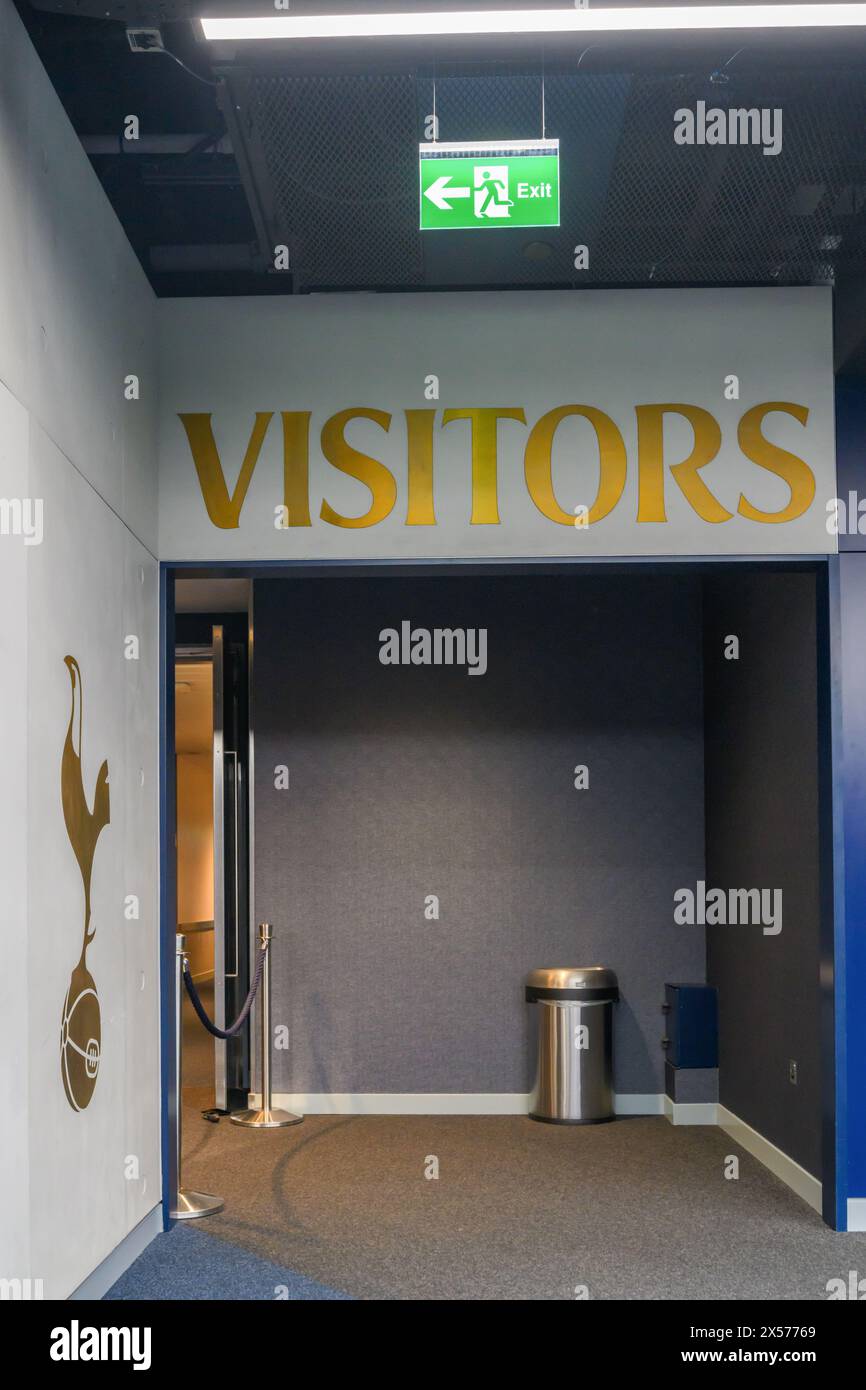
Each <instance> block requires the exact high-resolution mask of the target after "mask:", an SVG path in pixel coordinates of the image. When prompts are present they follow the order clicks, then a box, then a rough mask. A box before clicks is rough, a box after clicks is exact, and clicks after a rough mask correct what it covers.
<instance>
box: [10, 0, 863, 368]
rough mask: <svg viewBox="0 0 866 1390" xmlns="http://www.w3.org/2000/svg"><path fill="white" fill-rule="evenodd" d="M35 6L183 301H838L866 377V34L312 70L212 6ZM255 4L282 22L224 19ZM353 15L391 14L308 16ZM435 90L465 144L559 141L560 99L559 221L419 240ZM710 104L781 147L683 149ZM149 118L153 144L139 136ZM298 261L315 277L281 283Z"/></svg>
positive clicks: (397, 55)
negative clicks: (641, 293)
mask: <svg viewBox="0 0 866 1390" xmlns="http://www.w3.org/2000/svg"><path fill="white" fill-rule="evenodd" d="M18 2H19V9H20V12H21V14H22V17H23V19H24V21H25V23H26V24H27V27H28V29H29V31H30V34H31V37H32V38H33V41H34V43H35V45H36V47H37V50H38V51H39V53H40V56H41V58H42V61H43V63H44V64H45V67H46V68H47V70H48V73H49V75H50V77H51V79H52V81H53V83H54V85H55V87H56V89H57V91H58V93H59V95H60V97H61V99H62V101H63V103H64V106H65V107H66V110H67V112H68V114H69V117H70V119H71V121H72V123H73V125H74V127H75V129H76V130H77V132H78V133H79V135H80V136H81V138H82V140H83V142H84V145H85V148H86V149H87V150H88V153H89V154H90V156H91V159H92V161H93V164H94V167H95V169H96V171H97V173H98V175H99V177H100V179H101V180H102V183H103V185H104V187H105V190H106V192H107V194H108V196H109V198H110V199H111V202H112V204H113V206H114V208H115V210H116V212H117V215H118V217H119V219H120V221H121V222H122V224H123V226H124V228H125V229H126V232H127V235H128V237H129V240H130V242H131V243H132V245H133V247H134V248H135V250H136V252H137V253H138V255H139V257H140V259H141V262H142V265H143V266H144V269H145V271H146V273H147V274H148V276H149V278H150V280H151V283H152V284H153V286H154V289H155V290H156V292H157V293H158V294H160V295H196V294H269V293H275V294H285V293H306V292H311V291H319V292H322V291H328V290H336V289H343V290H346V289H351V290H380V291H393V290H400V289H431V290H433V289H441V288H452V287H463V286H494V285H495V286H503V287H517V286H536V285H537V286H553V285H559V286H569V287H574V288H587V287H594V286H601V285H672V284H675V285H682V284H699V285H705V284H722V285H724V284H813V283H830V284H833V285H834V287H835V291H836V295H835V297H836V320H837V324H836V336H837V366H838V367H840V368H843V369H844V370H845V371H846V372H849V373H857V374H863V375H866V141H864V132H866V40H864V38H863V37H862V36H860V35H857V36H852V35H850V34H846V35H839V34H836V35H829V36H828V35H826V34H825V35H821V36H817V35H802V34H800V35H796V36H789V37H787V38H785V39H784V40H783V39H781V38H780V36H779V35H775V36H769V37H768V36H761V35H759V34H753V35H749V36H745V37H744V38H742V39H739V40H737V39H736V38H735V39H734V41H732V39H731V36H726V37H723V38H721V39H719V38H712V37H710V38H708V37H706V36H705V37H703V38H701V39H699V40H695V39H693V38H692V39H688V40H686V39H683V38H680V39H678V40H677V41H676V42H673V41H671V40H670V39H654V40H653V41H651V42H650V41H648V40H647V39H646V38H643V39H641V40H635V39H629V40H623V39H620V40H617V41H609V40H604V41H599V40H595V41H594V42H593V43H591V44H590V45H586V44H582V43H579V42H576V41H575V42H572V41H569V42H566V43H562V42H557V43H556V45H551V44H550V43H549V42H548V44H547V45H546V47H545V48H544V49H542V48H541V46H540V45H539V44H538V43H537V42H536V43H534V44H533V43H529V42H527V41H522V43H520V44H518V43H515V42H512V41H506V40H497V41H496V42H495V43H494V44H491V43H490V41H486V42H484V43H481V42H479V41H473V42H472V43H470V44H465V43H464V44H462V45H461V46H460V47H459V48H458V47H455V45H454V44H453V43H452V44H441V43H440V44H439V45H437V46H436V47H435V49H434V48H432V47H431V46H430V45H429V44H426V45H423V46H417V45H415V46H413V45H407V44H406V43H393V42H392V43H390V44H387V45H384V46H383V45H382V44H373V43H369V44H364V43H361V44H358V43H356V44H354V45H351V46H342V47H334V46H329V47H326V46H324V45H317V46H313V47H309V46H308V47H305V48H304V51H303V54H302V55H300V56H297V54H296V53H295V52H294V51H292V50H291V49H290V48H288V47H287V46H277V45H272V44H271V45H250V44H241V45H238V46H237V47H236V48H235V49H234V50H232V49H231V48H229V47H227V46H225V45H213V44H211V45H208V44H206V43H205V42H204V41H202V40H200V39H199V38H198V37H197V31H198V26H197V24H196V23H195V21H194V18H193V16H194V14H195V12H199V13H201V12H203V10H204V8H205V7H204V6H203V5H202V4H201V3H198V4H196V3H176V0H165V2H164V3H161V2H160V0H154V3H148V0H124V3H120V4H115V3H113V0H99V3H97V2H96V0H81V3H80V4H79V3H76V0H38V8H37V7H36V6H34V5H31V4H30V3H29V2H28V0H18ZM528 3H532V0H523V4H524V7H528ZM547 3H548V4H549V3H550V0H547ZM632 3H634V0H632ZM393 7H397V6H393ZM410 7H411V6H410V5H409V4H407V3H405V0H404V3H401V4H400V5H399V8H402V9H405V8H410ZM463 7H467V6H465V5H464V6H463ZM471 7H472V8H481V7H482V5H481V3H479V2H478V0H476V2H475V3H474V4H473V5H472V6H471ZM218 8H219V0H217V3H214V4H213V5H210V6H207V10H208V12H211V13H215V12H217V9H218ZM254 8H257V9H258V10H259V12H266V11H268V10H270V9H271V8H272V7H270V6H268V5H266V4H264V3H262V4H260V5H258V6H253V5H247V4H244V3H243V0H240V2H239V3H231V4H227V3H222V9H223V10H224V11H226V10H228V11H234V12H241V11H243V10H244V9H249V10H251V11H252V10H253V9H254ZM339 8H342V9H344V10H345V9H352V8H354V9H359V8H360V9H368V8H377V9H385V8H388V5H387V4H385V3H379V0H376V3H373V0H369V3H364V4H360V5H358V4H355V5H351V4H347V3H343V4H342V5H337V4H334V5H331V4H319V5H313V4H306V5H304V4H300V3H294V0H293V3H292V12H293V13H298V12H304V11H305V10H306V11H311V10H313V9H319V10H326V11H330V10H333V9H339ZM416 8H432V6H431V5H430V3H429V0H427V2H426V3H424V4H421V5H416ZM88 11H89V12H90V13H89V14H88ZM127 24H148V25H157V26H159V27H160V29H161V33H162V37H163V41H164V43H165V46H166V48H167V49H168V50H169V51H170V53H172V54H173V55H174V57H175V58H176V59H177V60H179V61H173V60H172V58H171V57H169V56H167V55H166V54H156V53H133V52H132V51H131V50H130V47H129V43H128V40H127V36H126V26H127ZM182 65H185V66H182ZM434 87H435V109H436V113H437V116H438V118H439V138H440V139H441V140H458V139H459V140H463V139H465V140H484V139H488V140H492V139H501V140H506V139H519V138H527V137H529V138H534V137H537V136H539V135H540V134H541V133H542V107H543V111H544V128H545V133H546V134H547V135H548V136H557V137H558V138H559V140H560V149H561V188H562V210H561V227H560V228H559V229H555V230H550V229H544V230H543V231H540V232H532V231H525V230H524V231H521V230H519V229H511V228H507V229H498V228H497V229H496V230H495V231H491V232H489V233H487V234H486V235H480V236H479V235H478V234H477V233H474V232H450V233H444V232H435V233H423V234H422V233H420V232H419V231H418V229H417V228H418V171H417V146H418V142H419V141H420V140H421V139H423V138H424V124H425V119H426V117H427V115H428V113H430V112H431V111H432V110H433V103H434ZM700 99H703V100H705V101H706V102H707V103H708V105H711V106H726V105H734V106H738V107H739V106H746V107H752V106H757V107H771V108H776V107H779V108H781V109H782V112H783V148H782V152H781V154H779V155H778V156H775V157H774V156H767V155H764V153H763V152H762V150H761V148H760V147H754V146H736V147H720V146H715V147H712V146H704V147H700V146H681V145H677V144H676V143H675V142H674V140H673V113H674V111H675V110H676V109H677V108H679V107H683V106H687V107H688V106H691V107H694V105H695V103H696V102H697V101H698V100H700ZM131 114H132V115H136V116H137V117H138V119H139V124H140V137H141V138H140V140H139V141H138V142H133V141H125V140H124V139H123V129H124V120H125V118H126V117H127V116H129V115H131ZM283 244H285V245H286V246H287V247H288V248H289V265H290V269H289V271H288V272H286V271H282V272H278V271H274V270H273V268H272V263H273V248H274V247H275V246H277V245H283ZM576 244H585V245H587V246H588V247H589V268H588V270H586V271H580V272H578V271H575V270H574V267H573V254H574V252H573V248H574V247H575V245H576Z"/></svg>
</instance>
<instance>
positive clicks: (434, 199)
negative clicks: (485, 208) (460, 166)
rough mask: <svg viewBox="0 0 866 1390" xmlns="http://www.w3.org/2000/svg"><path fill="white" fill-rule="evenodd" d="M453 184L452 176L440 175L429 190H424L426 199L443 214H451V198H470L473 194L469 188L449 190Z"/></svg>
mask: <svg viewBox="0 0 866 1390" xmlns="http://www.w3.org/2000/svg"><path fill="white" fill-rule="evenodd" d="M450 182H451V175H450V174H440V176H439V178H438V179H436V180H435V182H434V183H431V185H430V187H429V188H426V189H425V190H424V197H425V198H429V199H430V202H431V203H435V204H436V206H437V208H441V209H442V211H443V212H451V210H452V209H451V204H450V203H449V202H448V199H449V198H468V197H469V194H470V193H471V191H472V190H471V189H469V188H449V187H448V185H449V183H450Z"/></svg>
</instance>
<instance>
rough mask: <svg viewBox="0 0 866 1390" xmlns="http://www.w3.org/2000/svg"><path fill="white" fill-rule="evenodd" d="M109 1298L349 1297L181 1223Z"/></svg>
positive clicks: (153, 1247) (159, 1239)
mask: <svg viewBox="0 0 866 1390" xmlns="http://www.w3.org/2000/svg"><path fill="white" fill-rule="evenodd" d="M105 1297H106V1298H107V1299H147V1300H150V1299H205V1300H211V1299H215V1300H221V1299H230V1300H232V1301H234V1300H235V1299H264V1298H266V1299H269V1300H271V1301H276V1300H279V1299H287V1300H291V1301H296V1300H299V1299H307V1300H318V1299H330V1300H334V1299H338V1300H343V1299H348V1300H349V1301H352V1296H351V1294H347V1293H339V1292H338V1291H337V1290H336V1289H329V1288H327V1287H326V1286H325V1285H324V1284H317V1283H315V1281H314V1280H312V1279H307V1278H306V1277H305V1276H304V1275H303V1274H296V1273H295V1272H294V1271H293V1270H291V1269H282V1268H281V1267H280V1266H279V1265H275V1264H271V1262H270V1260H262V1259H260V1258H259V1257H258V1255H251V1254H249V1252H248V1251H246V1250H241V1249H239V1247H238V1246H237V1245H231V1244H229V1242H228V1241H225V1240H219V1239H218V1238H217V1237H216V1236H210V1235H208V1234H207V1232H206V1231H197V1230H194V1229H193V1228H192V1227H191V1226H184V1225H182V1224H180V1223H178V1224H177V1225H175V1226H174V1227H173V1228H172V1229H171V1230H170V1231H166V1232H165V1234H164V1235H160V1236H157V1238H156V1240H154V1241H151V1243H150V1245H149V1246H148V1247H147V1249H146V1250H145V1251H144V1252H143V1254H141V1255H139V1257H138V1259H137V1260H136V1261H135V1262H134V1263H133V1264H131V1265H130V1267H129V1269H128V1270H127V1271H126V1273H125V1274H124V1275H123V1276H122V1277H121V1278H120V1279H118V1281H117V1283H116V1284H114V1285H112V1287H111V1288H110V1289H109V1290H108V1293H107V1294H106V1295H105Z"/></svg>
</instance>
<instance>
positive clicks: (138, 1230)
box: [69, 1203, 164, 1301]
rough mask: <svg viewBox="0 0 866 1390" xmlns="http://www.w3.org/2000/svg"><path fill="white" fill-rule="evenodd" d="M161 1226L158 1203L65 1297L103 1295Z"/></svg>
mask: <svg viewBox="0 0 866 1390" xmlns="http://www.w3.org/2000/svg"><path fill="white" fill-rule="evenodd" d="M163 1229H164V1223H163V1219H162V1203H160V1205H159V1206H158V1207H154V1208H153V1211H149V1212H148V1213H147V1216H145V1217H144V1218H143V1220H141V1221H139V1223H138V1225H137V1226H134V1227H133V1229H132V1230H131V1231H130V1232H129V1235H127V1236H124V1238H123V1240H122V1241H121V1242H120V1244H119V1245H118V1246H116V1247H115V1248H114V1250H112V1252H111V1254H110V1255H107V1256H106V1258H105V1259H104V1260H103V1261H102V1263H101V1264H99V1265H97V1266H96V1269H95V1270H94V1271H93V1273H92V1274H88V1276H87V1278H86V1279H85V1281H84V1283H83V1284H79V1285H78V1288H77V1289H76V1290H75V1292H74V1293H71V1294H70V1295H69V1297H70V1298H71V1299H75V1300H76V1301H78V1300H79V1299H84V1300H85V1301H89V1300H91V1299H100V1298H104V1297H105V1295H106V1294H107V1293H108V1290H109V1289H110V1288H111V1286H112V1284H116V1283H117V1281H118V1279H119V1278H120V1276H121V1274H125V1273H126V1271H127V1270H128V1269H129V1266H130V1265H131V1264H132V1263H133V1262H134V1261H135V1260H137V1259H138V1257H139V1255H140V1254H141V1253H142V1251H144V1250H146V1249H147V1247H148V1245H150V1242H151V1241H152V1240H154V1239H155V1237H156V1236H158V1235H159V1234H160V1233H161V1231H162V1230H163Z"/></svg>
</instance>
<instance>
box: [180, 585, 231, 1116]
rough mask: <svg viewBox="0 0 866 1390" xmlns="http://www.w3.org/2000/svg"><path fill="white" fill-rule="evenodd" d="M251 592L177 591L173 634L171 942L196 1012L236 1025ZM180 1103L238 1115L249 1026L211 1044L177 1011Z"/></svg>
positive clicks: (191, 1017) (188, 1014)
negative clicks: (178, 946) (181, 959)
mask: <svg viewBox="0 0 866 1390" xmlns="http://www.w3.org/2000/svg"><path fill="white" fill-rule="evenodd" d="M248 595H249V584H248V583H247V582H246V581H245V580H239V581H230V582H229V583H228V584H224V583H223V584H221V583H216V584H213V583H210V582H208V581H196V580H180V581H179V582H178V584H177V586H176V612H175V623H174V628H175V632H174V648H173V651H174V676H173V690H174V769H173V770H174V789H175V797H174V819H175V832H174V848H175V854H174V868H175V882H176V904H177V910H176V931H177V932H178V933H182V934H183V936H184V938H185V944H186V952H187V959H188V964H189V973H190V976H191V977H192V982H193V984H194V986H195V988H196V991H197V993H198V995H199V998H200V1000H201V1003H202V1004H203V1006H204V1009H205V1012H206V1013H207V1015H208V1017H209V1018H210V1019H211V1020H212V1021H213V1023H214V1024H215V1025H216V1026H217V1027H218V1028H220V1029H224V1028H226V1026H227V1025H228V1024H230V1023H231V1022H233V1020H234V1018H235V1016H236V1015H237V1013H238V1010H239V1008H240V1005H241V1003H242V1001H243V999H244V996H245V994H246V991H247V988H248V984H249V957H250V953H249V949H248V935H249V911H248V897H249V867H248V853H249V833H248V824H249V806H248V791H247V788H248V782H249V765H250V737H249V716H248V703H249V701H248V680H249V618H248ZM182 1042H183V1057H182V1062H183V1101H184V1104H186V1105H187V1106H188V1107H190V1108H193V1109H198V1110H200V1111H201V1112H202V1113H203V1114H204V1115H205V1116H206V1118H208V1119H211V1120H214V1121H218V1120H219V1118H220V1117H221V1116H223V1115H227V1114H228V1113H230V1112H231V1111H232V1110H235V1109H241V1108H243V1107H244V1105H245V1104H246V1098H247V1095H248V1092H249V1089H250V1074H249V1063H250V1049H249V1025H248V1024H247V1025H246V1026H244V1027H243V1028H242V1029H241V1031H240V1032H239V1033H238V1034H237V1035H236V1036H233V1037H230V1038H225V1039H224V1038H216V1037H212V1036H211V1034H210V1033H208V1032H207V1031H206V1030H205V1029H204V1028H203V1026H202V1024H201V1023H200V1021H199V1020H198V1018H197V1017H196V1015H195V1011H194V1009H193V1006H192V1003H191V1001H190V1000H189V998H188V997H186V995H185V996H184V1000H183V1038H182Z"/></svg>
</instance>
